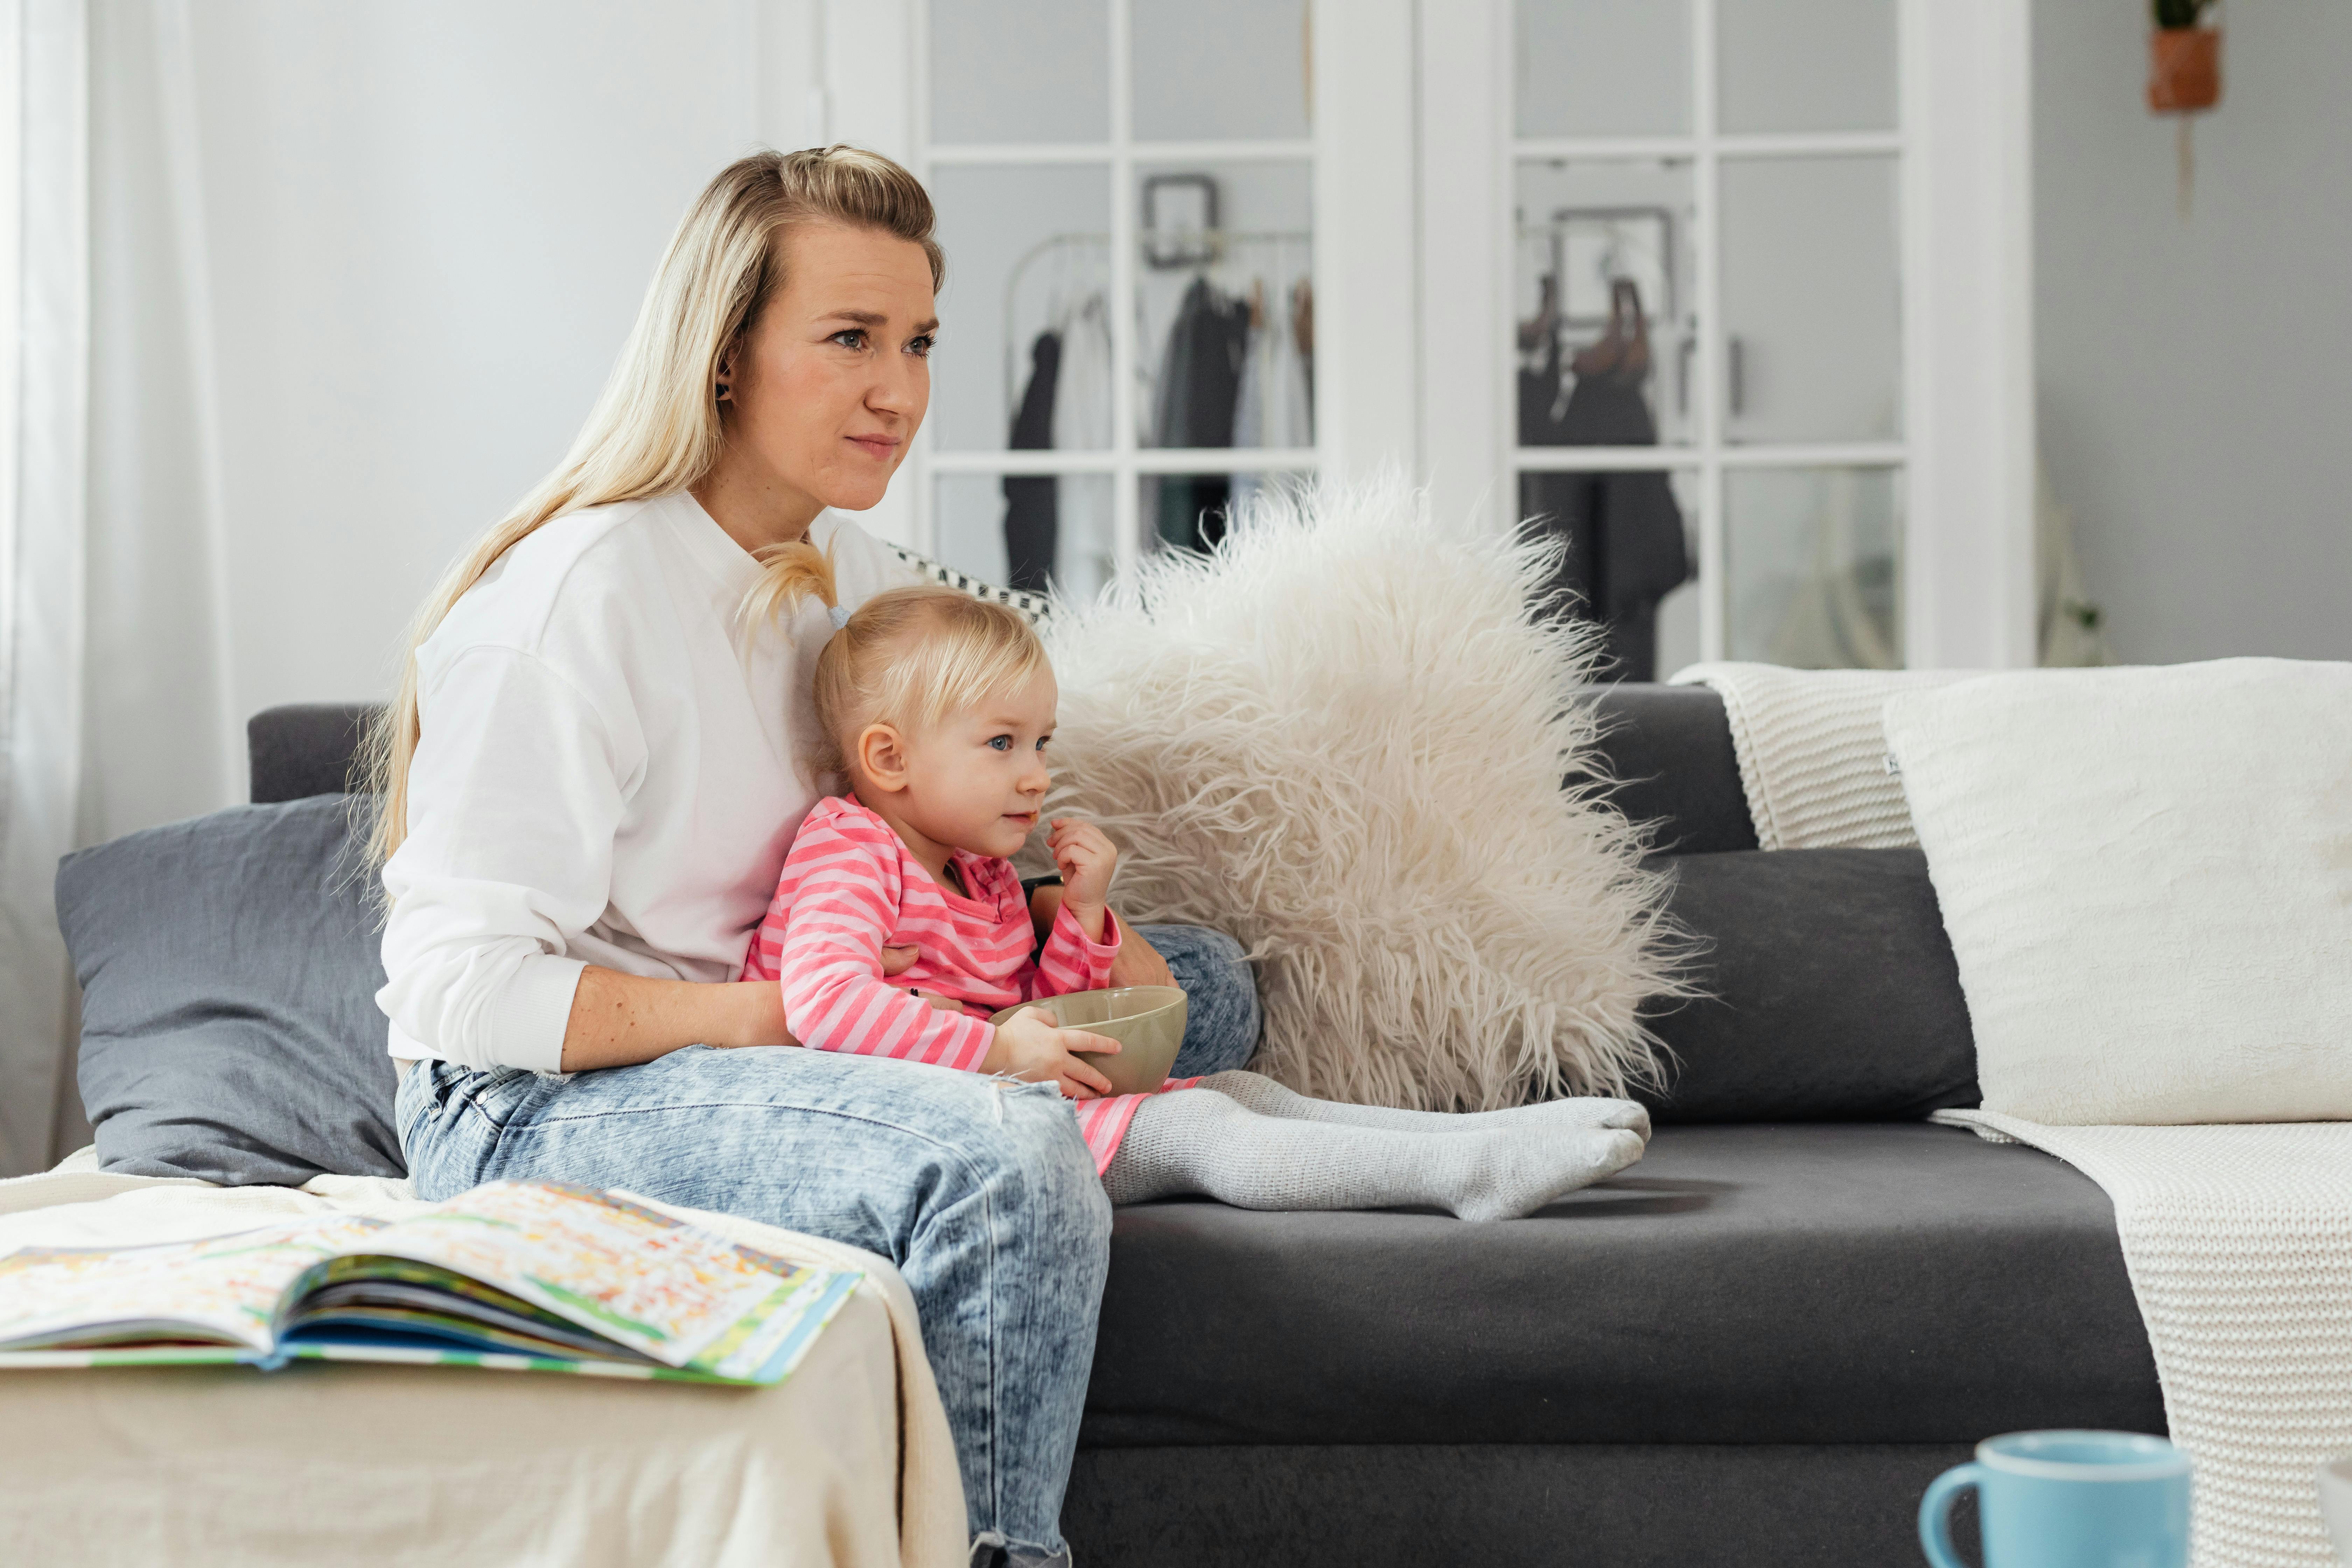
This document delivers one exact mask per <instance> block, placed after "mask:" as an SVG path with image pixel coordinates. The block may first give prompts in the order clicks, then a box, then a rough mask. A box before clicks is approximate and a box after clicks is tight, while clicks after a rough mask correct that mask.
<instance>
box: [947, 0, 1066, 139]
mask: <svg viewBox="0 0 2352 1568" xmlns="http://www.w3.org/2000/svg"><path fill="white" fill-rule="evenodd" d="M930 5H931V8H930V34H931V39H930V44H931V47H930V54H931V58H930V68H931V102H930V110H931V140H932V142H937V143H950V142H1108V141H1109V140H1110V17H1109V13H1108V11H1107V10H1105V8H1104V6H1103V0H1020V4H1018V5H1008V4H1006V3H1005V0H930Z"/></svg>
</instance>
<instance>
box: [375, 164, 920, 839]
mask: <svg viewBox="0 0 2352 1568" xmlns="http://www.w3.org/2000/svg"><path fill="white" fill-rule="evenodd" d="M812 222H833V223H841V224H848V225H852V226H857V227H864V228H877V229H880V230H882V231H884V232H886V233H887V234H891V235H894V236H896V237H898V238H900V239H904V240H909V241H911V242H913V243H914V244H917V245H919V246H921V247H923V254H924V256H925V257H926V258H928V259H929V262H930V267H931V287H932V288H933V289H934V290H936V289H938V288H939V286H940V284H941V283H942V282H943V281H945V279H946V277H947V260H946V257H945V256H944V255H943V253H942V252H941V251H940V247H939V243H938V242H937V241H936V240H934V239H933V238H932V237H931V226H932V212H931V199H930V197H929V195H927V194H926V193H925V192H924V190H923V187H922V184H921V182H920V181H919V180H917V179H916V178H915V176H914V175H912V174H908V172H907V171H906V170H905V169H902V168H900V167H899V166H898V164H897V163H892V162H891V161H890V160H889V159H887V158H885V157H883V156H882V155H881V154H880V153H868V152H865V151H863V150H862V149H859V148H856V147H845V146H834V147H821V148H811V149H809V150H807V151H805V152H799V153H768V152H761V153H752V154H751V156H749V157H745V158H739V159H737V160H736V161H735V162H734V163H730V164H729V165H728V166H727V167H726V168H724V169H722V170H720V171H719V175H718V177H717V178H716V179H714V180H712V181H711V182H710V184H709V185H708V186H706V187H704V189H703V192H702V194H701V195H699V196H697V197H696V198H695V201H694V205H692V206H691V207H689V208H688V210H687V214H686V216H685V217H684V218H683V219H682V220H681V221H680V222H679V224H678V226H677V233H676V234H674V235H672V236H671V237H670V242H669V248H668V249H667V250H666V251H664V252H663V253H662V258H661V265H660V266H659V267H657V268H655V271H654V279H653V283H652V286H651V287H649V288H648V289H646V299H645V303H644V304H643V305H642V306H641V307H639V309H638V311H637V321H636V325H635V327H634V328H632V329H631V330H630V332H629V341H628V342H627V344H626V346H625V347H624V348H623V349H622V351H621V358H620V361H619V363H617V364H615V365H614V367H613V374H612V377H611V379H610V380H609V381H607V382H606V383H605V384H604V393H603V395H601V396H599V397H598V398H597V400H596V406H595V408H594V409H593V411H592V412H591V413H590V414H589V416H588V422H587V423H586V424H585V425H584V426H582V427H581V430H580V434H579V436H578V437H576V438H575V439H574V440H573V441H572V449H571V451H569V452H568V453H566V454H565V455H564V458H563V461H562V462H561V463H559V464H557V465H556V468H555V471H554V472H553V473H551V474H550V475H548V476H547V478H546V479H543V480H541V482H540V484H539V487H538V488H537V489H534V490H532V491H531V492H530V494H529V495H527V496H525V497H524V498H523V499H522V500H521V501H520V502H519V503H518V504H517V505H516V507H515V509H514V510H512V511H510V512H509V513H508V514H507V515H506V516H505V518H503V519H502V520H500V521H499V523H498V524H497V526H495V527H493V528H492V529H491V530H490V531H488V533H485V534H484V535H483V536H482V538H481V539H480V541H479V542H477V543H476V544H475V546H474V547H473V549H471V550H469V551H467V552H466V554H465V555H464V556H462V557H461V558H460V559H459V560H458V561H457V564H456V565H454V566H452V567H451V568H450V569H449V573H448V574H447V575H446V576H445V577H443V578H442V579H441V582H440V584H439V585H438V586H437V587H436V588H435V589H434V590H433V593H432V595H431V596H430V597H428V598H427V599H426V600H425V607H424V608H423V609H422V610H421V611H419V612H418V614H417V617H416V621H415V626H412V627H411V628H410V631H409V637H408V651H407V655H406V657H405V658H404V659H403V661H402V668H401V674H400V690H399V693H398V695H397V696H395V697H394V700H393V702H392V706H391V707H390V709H388V710H386V711H385V713H384V714H383V717H382V718H381V719H380V720H378V721H377V722H376V723H375V724H374V725H373V727H372V728H371V729H370V731H369V733H368V736H367V740H366V742H365V745H364V746H363V748H362V752H361V766H362V769H363V770H364V771H365V773H366V777H367V781H368V786H369V788H370V789H371V790H373V792H374V793H375V794H376V795H379V796H380V797H381V806H380V809H379V810H378V811H377V812H376V816H375V827H374V834H373V839H372V841H371V843H370V846H369V847H370V848H371V849H372V850H373V854H374V858H376V859H377V860H378V861H382V860H384V859H387V858H390V857H391V855H392V853H393V851H394V850H395V849H397V848H399V847H400V845H401V841H402V840H403V839H404V838H405V837H407V836H408V765H409V762H410V760H411V759H412V758H413V757H414V756H415V753H416V741H417V735H418V725H417V708H416V699H417V689H416V649H417V647H418V645H419V644H421V643H423V642H424V641H425V638H426V637H431V636H432V635H433V631H434V628H435V627H436V626H439V625H440V624H441V622H442V619H443V617H445V616H447V615H448V613H449V610H450V607H451V606H452V605H456V604H457V600H458V599H459V598H460V597H461V596H463V595H464V594H465V593H466V591H467V589H469V588H471V587H472V586H473V585H474V584H476V583H478V582H479V581H481V578H482V574H484V573H485V572H488V570H489V569H490V567H491V566H492V565H494V564H495V563H497V562H498V560H499V557H500V556H502V555H504V554H505V553H506V552H508V551H509V550H510V549H512V548H513V547H514V545H515V543H516V542H518V541H520V540H521V539H523V538H524V537H526V536H527V535H529V534H530V532H531V531H532V530H534V529H536V528H538V527H539V526H540V525H541V523H544V522H546V521H549V520H551V519H552V518H557V517H561V516H562V515H563V514H564V513H565V512H569V511H579V510H583V509H585V508H588V507H593V506H604V505H607V504H609V503H611V502H614V501H625V500H645V499H646V498H649V497H653V496H663V495H670V494H674V493H676V492H677V491H678V490H682V489H688V488H690V487H691V486H693V485H694V484H696V483H698V481H700V480H701V479H702V478H703V477H704V476H705V475H707V474H708V473H709V471H710V468H711V465H712V464H713V463H715V462H716V461H717V460H718V458H719V448H720V447H721V445H722V444H723V443H724V441H725V438H726V433H725V428H724V426H723V425H722V424H721V421H720V417H719V396H718V377H719V366H720V365H721V364H722V363H725V362H726V361H727V359H728V357H729V356H730V354H731V353H734V352H735V350H736V349H737V347H738V346H739V345H740V343H741V342H743V339H744V338H745V336H746V335H747V334H748V333H749V332H750V331H751V328H752V326H753V325H754V324H755V323H756V322H757V321H758V320H759V317H760V311H761V309H762V308H763V307H764V306H765V305H766V304H767V302H768V301H769V300H772V298H774V296H775V294H776V293H777V291H778V290H779V289H782V286H783V282H784V262H785V253H784V245H783V238H784V235H785V233H786V231H787V230H789V229H790V228H792V227H793V226H794V225H796V224H805V223H812ZM801 548H802V552H803V553H804V554H807V555H812V556H813V555H814V554H815V552H814V551H813V550H808V549H807V548H806V547H805V546H803V547H801ZM784 553H789V548H788V550H787V552H784ZM828 576H829V574H828ZM768 602H769V604H770V605H771V606H773V605H775V604H776V603H778V602H779V601H777V600H775V599H774V598H773V597H771V598H770V599H769V601H768Z"/></svg>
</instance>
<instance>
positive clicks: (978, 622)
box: [771, 551, 1053, 776]
mask: <svg viewBox="0 0 2352 1568" xmlns="http://www.w3.org/2000/svg"><path fill="white" fill-rule="evenodd" d="M808 554H809V555H810V556H816V552H814V551H809V552H808ZM812 568H813V569H812ZM782 575H784V574H779V573H776V572H775V571H774V569H773V568H772V569H771V576H772V579H773V578H775V577H777V576H782ZM783 593H784V595H785V596H786V597H793V596H800V595H805V596H807V597H811V598H817V599H822V600H823V601H824V603H825V604H826V605H831V604H832V603H833V574H832V571H831V563H830V562H828V561H825V560H824V558H823V557H821V556H819V557H817V558H816V560H815V561H814V563H810V562H807V561H806V560H803V561H799V562H796V563H794V568H793V572H792V574H790V575H789V576H787V577H786V578H785V582H784V586H783ZM1052 668H1053V666H1052V665H1051V664H1050V663H1048V662H1047V660H1046V658H1045V644H1044V643H1042V642H1040V641H1038V640H1037V633H1036V631H1035V630H1034V628H1033V627H1032V626H1030V625H1029V617H1028V616H1024V615H1023V614H1022V613H1021V612H1020V611H1018V610H1016V609H1014V608H1013V607H1012V606H1011V605H998V604H992V603H990V602H989V601H988V600H985V599H975V598H973V597H972V596H971V595H969V594H960V593H958V592H956V591H955V590H954V589H953V588H941V587H935V586H931V585H929V584H925V585H923V586H919V587H910V588H888V589H885V590H884V591H883V592H881V593H879V594H877V595H874V596H873V597H872V598H870V599H868V600H866V602H865V603H864V604H862V605H858V606H857V609H856V612H855V613H854V614H852V615H851V616H849V617H848V619H846V620H845V621H844V622H843V623H842V625H841V628H840V629H839V630H838V631H836V632H835V633H834V634H833V637H832V638H831V639H830V640H829V641H827V642H826V644H825V645H824V652H822V653H820V654H818V655H817V660H816V692H815V695H816V729H817V732H816V735H815V736H814V741H813V744H812V745H811V747H810V751H809V754H808V756H807V758H806V759H805V760H806V761H807V762H808V763H809V765H810V767H811V768H812V770H813V771H814V772H817V773H840V774H843V775H845V776H846V775H847V773H848V772H849V759H850V754H851V748H852V747H853V746H854V744H855V743H856V739H857V737H858V735H860V734H861V733H863V732H864V731H865V730H866V726H867V725H869V724H888V725H891V726H892V727H894V728H896V729H898V730H899V731H905V732H907V733H910V734H911V733H915V732H919V731H923V730H928V729H929V728H930V727H931V726H932V725H934V724H937V723H938V722H940V721H941V720H942V719H946V718H948V717H950V715H952V714H957V713H961V712H964V711H967V710H971V709H973V708H977V707H979V706H980V705H981V704H982V702H984V701H986V700H988V699H990V698H992V697H997V696H1001V695H1003V693H1005V692H1008V691H1012V690H1014V689H1018V688H1019V687H1021V686H1023V685H1025V684H1026V683H1027V682H1028V681H1029V680H1030V679H1031V678H1033V677H1034V676H1035V675H1037V674H1038V673H1040V672H1041V671H1048V670H1051V669H1052Z"/></svg>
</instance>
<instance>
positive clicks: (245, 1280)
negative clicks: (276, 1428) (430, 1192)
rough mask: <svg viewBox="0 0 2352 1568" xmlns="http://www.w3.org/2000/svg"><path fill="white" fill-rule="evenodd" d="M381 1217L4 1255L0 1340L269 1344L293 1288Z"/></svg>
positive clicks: (17, 1344)
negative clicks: (195, 1238) (191, 1238)
mask: <svg viewBox="0 0 2352 1568" xmlns="http://www.w3.org/2000/svg"><path fill="white" fill-rule="evenodd" d="M382 1226H383V1221H381V1220H373V1219H362V1218H360V1217H358V1216H356V1215H320V1216H318V1217H315V1218H310V1219H300V1220H289V1221H287V1222H284V1223H282V1224H278V1225H271V1226H261V1227H259V1228H257V1229H255V1230H248V1231H241V1232H239V1233H237V1234H236V1235H234V1236H216V1237H206V1238H205V1239H204V1240H201V1241H185V1242H171V1243H165V1244H163V1245H160V1246H155V1247H87V1248H64V1247H27V1248H26V1249H25V1250H23V1251H20V1252H15V1253H11V1254H9V1255H8V1256H7V1257H5V1258H0V1348H5V1349H8V1350H36V1349H41V1348H44V1347H48V1346H58V1345H69V1344H70V1345H98V1344H106V1343H110V1342H111V1343H122V1342H152V1341H157V1340H194V1341H220V1342H227V1343H230V1344H234V1345H240V1346H245V1347H248V1348H250V1349H253V1350H267V1349H268V1347H269V1345H270V1343H271V1342H272V1335H271V1331H270V1324H271V1321H272V1320H273V1319H274V1318H275V1317H276V1316H277V1311H278V1300H279V1298H280V1297H281V1296H282V1295H283V1294H284V1293H285V1290H286V1288H287V1286H289V1285H290V1284H291V1283H293V1281H294V1280H295V1279H297V1278H298V1277H299V1276H300V1275H301V1274H303V1273H304V1272H305V1271H306V1270H308V1269H310V1268H313V1267H315V1266H316V1265H317V1264H319V1263H320V1261H321V1260H322V1259H324V1258H330V1257H332V1256H333V1255H334V1254H335V1253H337V1252H339V1251H341V1250H343V1249H345V1248H347V1247H353V1246H360V1245H364V1244H365V1242H366V1239H367V1237H369V1235H370V1234H371V1233H373V1232H374V1231H376V1230H378V1229H380V1228H382Z"/></svg>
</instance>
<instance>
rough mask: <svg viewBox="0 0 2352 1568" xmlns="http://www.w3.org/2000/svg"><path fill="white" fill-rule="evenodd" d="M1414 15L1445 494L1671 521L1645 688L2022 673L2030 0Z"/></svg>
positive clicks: (2026, 611)
mask: <svg viewBox="0 0 2352 1568" xmlns="http://www.w3.org/2000/svg"><path fill="white" fill-rule="evenodd" d="M1419 23H1420V34H1419V43H1420V48H1421V68H1422V82H1423V97H1422V103H1421V110H1422V125H1423V142H1422V147H1421V153H1422V159H1423V164H1422V184H1421V192H1422V200H1423V246H1422V252H1421V258H1422V267H1423V277H1422V285H1423V326H1424V339H1423V342H1424V356H1423V357H1424V375H1425V384H1424V388H1423V410H1424V414H1423V433H1424V451H1425V456H1426V459H1427V461H1428V462H1429V463H1430V465H1431V467H1432V468H1433V479H1434V481H1435V483H1436V485H1437V488H1438V490H1439V493H1440V498H1441V504H1442V505H1445V506H1447V507H1449V509H1459V508H1466V507H1468V506H1470V505H1471V504H1473V503H1474V502H1475V500H1478V499H1482V498H1483V499H1484V500H1486V502H1487V505H1488V507H1489V509H1490V510H1491V511H1492V512H1494V513H1496V514H1500V515H1504V516H1507V517H1508V518H1510V519H1513V520H1516V519H1517V518H1518V517H1521V516H1525V515H1528V514H1530V513H1534V512H1550V513H1552V514H1554V515H1555V516H1558V515H1560V514H1563V513H1565V514H1568V515H1569V516H1570V518H1573V517H1574V516H1575V514H1576V513H1577V512H1578V510H1580V509H1583V510H1587V511H1588V512H1604V511H1606V510H1609V509H1610V508H1611V507H1612V506H1614V507H1616V508H1617V509H1618V510H1619V511H1620V514H1621V528H1620V530H1616V531H1612V537H1613V536H1614V534H1615V533H1616V532H1618V531H1622V514H1624V513H1625V511H1626V510H1627V509H1628V508H1629V507H1631V506H1633V505H1636V504H1638V505H1639V506H1640V507H1641V509H1642V511H1643V519H1642V521H1643V523H1644V524H1645V525H1646V526H1647V527H1649V528H1650V529H1651V530H1652V531H1659V530H1663V529H1665V528H1670V527H1672V526H1674V525H1675V523H1677V522H1678V523H1679V524H1680V525H1681V526H1682V528H1683V529H1684V530H1685V545H1686V549H1687V554H1688V557H1689V560H1690V563H1691V566H1692V567H1693V568H1694V572H1693V575H1692V577H1691V580H1690V581H1688V582H1687V583H1686V584H1684V585H1682V586H1681V587H1679V588H1676V589H1675V591H1673V592H1672V593H1669V594H1666V595H1664V600H1663V602H1661V603H1658V604H1657V605H1656V614H1657V626H1656V630H1655V637H1656V648H1655V655H1656V658H1655V662H1656V667H1657V668H1658V671H1659V672H1660V674H1662V675H1663V674H1664V673H1667V672H1670V671H1671V670H1672V669H1673V668H1676V667H1677V666H1678V665H1680V664H1682V663H1685V662H1688V661H1690V660H1693V659H1697V658H1750V659H1762V660H1766V661H1769V662H1775V663H1784V664H1797V665H1814V666H1852V665H1875V666H1900V665H1905V664H1910V665H1914V666H1927V665H1938V666H1963V665H1964V666H2003V665H2011V664H2021V663H2026V662H2030V660H2031V652H2032V625H2031V605H2032V579H2031V541H2032V533H2031V504H2032V384H2031V377H2030V366H2031V363H2032V339H2031V314H2030V275H2029V273H2028V270H2027V257H2028V254H2029V245H2028V221H2029V216H2030V201H2029V193H2028V190H2027V186H2026V159H2025V148H2026V139H2025V132H2026V126H2025V123H2024V112H2025V94H2024V88H2025V81H2024V72H2025V34H2024V5H2023V4H2022V0H1987V3H1985V4H1981V5H1969V6H1936V5H1929V4H1928V3H1927V0H1651V3H1646V4H1641V5H1627V4H1622V3H1616V0H1457V3H1455V4H1447V5H1439V4H1428V5H1423V8H1422V10H1421V13H1420V16H1419ZM1629 306H1630V307H1631V308H1630V309H1629V308H1628V307H1629ZM1465 344H1467V345H1471V346H1469V347H1466V348H1465ZM1642 351H1646V352H1642ZM1652 474H1662V475H1664V476H1666V479H1665V481H1664V483H1663V484H1656V483H1654V484H1653V486H1652V489H1651V490H1650V491H1640V490H1636V489H1633V488H1632V487H1629V486H1628V485H1627V484H1626V482H1625V479H1626V477H1627V476H1633V475H1652ZM1594 532H1595V531H1594V529H1592V528H1591V527H1588V528H1587V529H1586V530H1585V531H1584V533H1583V534H1582V535H1576V534H1571V537H1572V538H1575V539H1577V542H1578V543H1579V544H1580V546H1581V545H1583V544H1586V543H1597V541H1596V540H1595V539H1594V537H1593V536H1594ZM1616 542H1617V543H1618V544H1619V545H1620V546H1621V547H1622V545H1623V544H1624V541H1623V540H1622V539H1617V540H1616ZM1650 548H1651V550H1652V552H1653V554H1654V553H1656V550H1657V548H1658V542H1656V541H1655V540H1653V541H1652V542H1651V544H1650Z"/></svg>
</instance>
